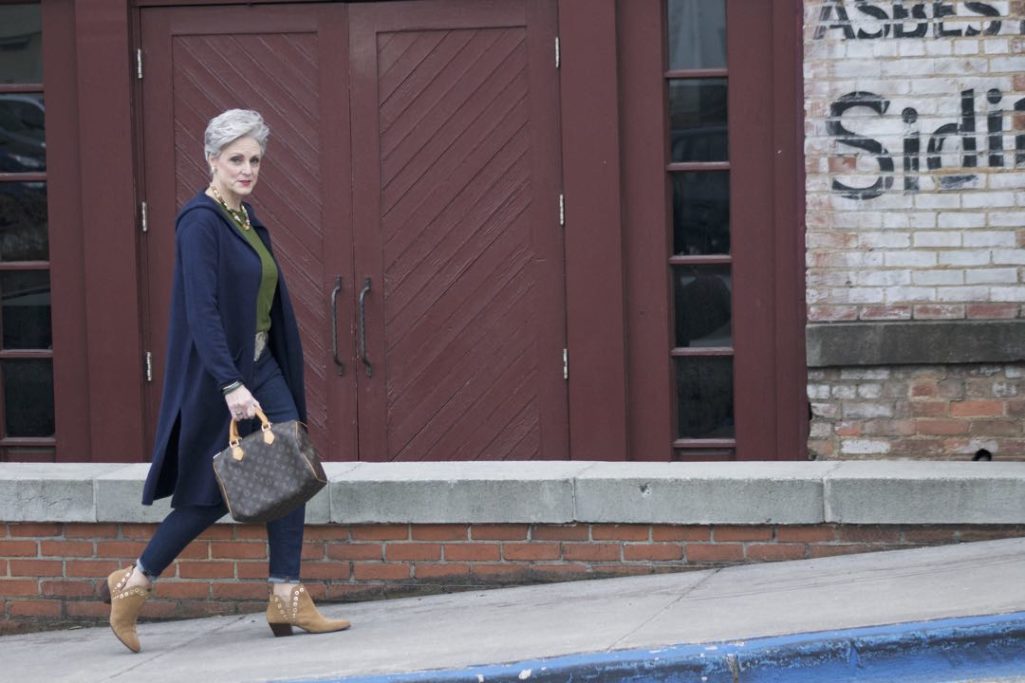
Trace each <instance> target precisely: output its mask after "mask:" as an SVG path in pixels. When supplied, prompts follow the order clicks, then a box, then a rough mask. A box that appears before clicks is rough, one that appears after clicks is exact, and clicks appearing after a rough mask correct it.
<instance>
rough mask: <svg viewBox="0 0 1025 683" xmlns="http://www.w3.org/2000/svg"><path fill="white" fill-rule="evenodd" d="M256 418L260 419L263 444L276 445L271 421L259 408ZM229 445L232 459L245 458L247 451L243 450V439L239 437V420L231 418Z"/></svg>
mask: <svg viewBox="0 0 1025 683" xmlns="http://www.w3.org/2000/svg"><path fill="white" fill-rule="evenodd" d="M256 416H257V417H258V418H260V430H261V431H263V442H264V443H266V444H272V443H274V432H272V431H271V423H270V420H268V419H267V416H266V415H265V414H264V412H263V411H262V410H260V409H259V408H257V409H256ZM228 445H229V446H231V457H233V458H235V460H241V459H242V458H244V457H245V455H246V454H245V451H243V450H242V439H241V438H239V435H238V420H236V419H235V418H231V424H229V425H228Z"/></svg>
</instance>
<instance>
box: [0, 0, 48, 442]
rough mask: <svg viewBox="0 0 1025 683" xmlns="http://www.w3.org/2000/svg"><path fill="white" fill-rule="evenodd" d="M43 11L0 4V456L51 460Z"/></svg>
mask: <svg viewBox="0 0 1025 683" xmlns="http://www.w3.org/2000/svg"><path fill="white" fill-rule="evenodd" d="M42 34H43V29H42V15H41V11H40V6H39V5H38V4H10V3H5V4H0V389H2V390H0V460H23V459H30V460H52V459H53V454H54V433H55V428H54V402H53V331H52V324H51V315H50V242H49V221H48V215H47V214H48V212H47V193H46V186H47V185H46V183H47V176H46V136H45V130H46V115H45V111H46V109H45V104H44V100H43V55H42Z"/></svg>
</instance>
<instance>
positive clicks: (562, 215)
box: [559, 194, 566, 227]
mask: <svg viewBox="0 0 1025 683" xmlns="http://www.w3.org/2000/svg"><path fill="white" fill-rule="evenodd" d="M559 225H561V226H562V227H566V195H564V194H560V195H559Z"/></svg>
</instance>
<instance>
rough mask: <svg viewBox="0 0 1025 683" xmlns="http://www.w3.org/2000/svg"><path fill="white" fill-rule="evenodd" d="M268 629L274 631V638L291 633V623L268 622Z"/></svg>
mask: <svg viewBox="0 0 1025 683" xmlns="http://www.w3.org/2000/svg"><path fill="white" fill-rule="evenodd" d="M270 630H271V631H273V632H274V637H275V638H280V637H281V636H290V635H292V625H291V624H270Z"/></svg>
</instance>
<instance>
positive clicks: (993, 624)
mask: <svg viewBox="0 0 1025 683" xmlns="http://www.w3.org/2000/svg"><path fill="white" fill-rule="evenodd" d="M1016 674H1019V675H1025V612H1016V613H1013V614H1003V615H989V616H981V617H966V618H958V619H942V620H934V621H921V622H910V623H902V624H893V625H889V626H873V627H867V628H855V629H846V630H838V631H820V632H814V633H801V634H797V635H789V636H778V637H771V638H758V639H752V640H748V641H730V642H723V643H711V644H698V645H694V644H689V645H672V646H668V647H663V648H658V649H635V650H618V651H615V652H601V653H591V654H579V655H569V656H564V657H553V658H551V659H533V660H524V661H521V662H516V663H511V664H497V665H481V666H471V667H465V668H460V669H451V670H438V671H422V672H417V673H402V674H387V675H374V676H356V677H344V676H343V677H335V678H331V677H327V678H316V679H289V680H287V681H286V680H281V681H279V682H278V683H332V682H337V683H513V682H516V683H518V682H519V681H532V682H538V683H555V682H556V681H559V682H569V681H572V682H573V683H577V682H581V681H595V682H608V683H611V682H613V681H626V682H636V683H642V682H644V683H646V682H648V681H652V682H658V681H665V682H667V683H669V682H673V683H675V682H680V683H682V682H684V681H687V682H701V683H737V682H739V683H768V682H771V681H785V682H786V683H821V681H830V682H831V683H834V682H836V683H839V682H843V681H859V682H864V681H879V682H882V681H895V680H900V681H902V683H904V682H907V683H935V682H939V681H960V680H966V678H968V677H971V678H979V677H989V678H993V677H999V676H1012V675H1016Z"/></svg>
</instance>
